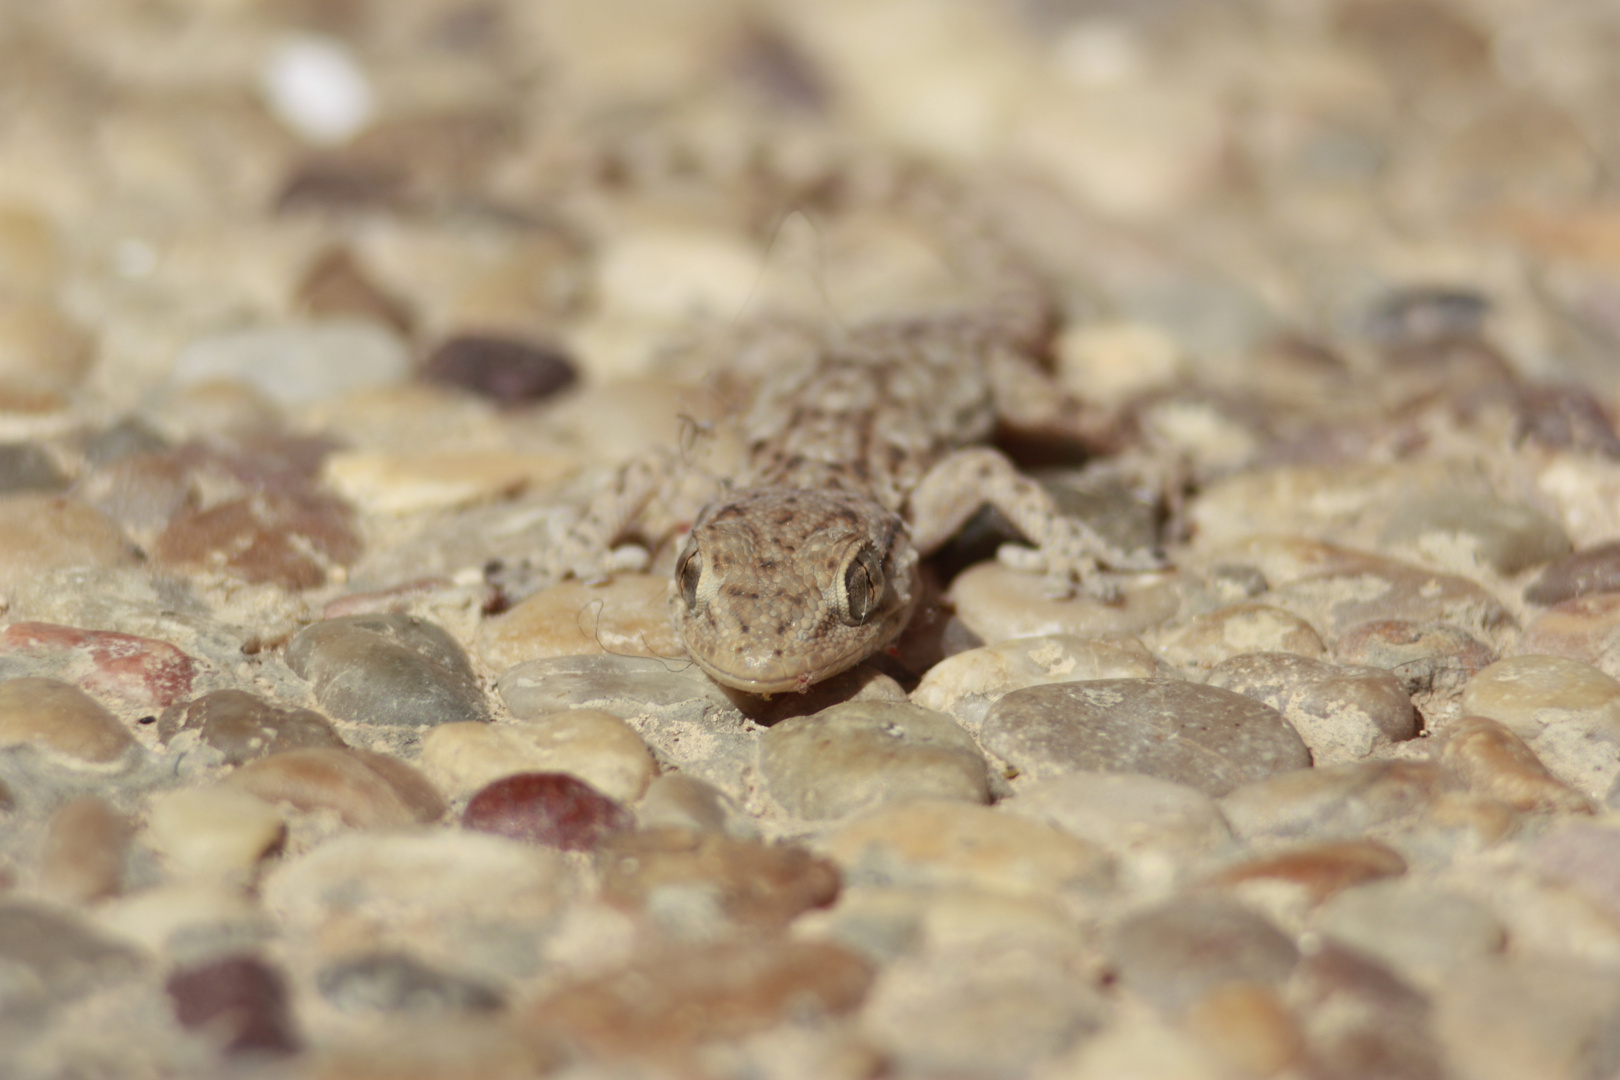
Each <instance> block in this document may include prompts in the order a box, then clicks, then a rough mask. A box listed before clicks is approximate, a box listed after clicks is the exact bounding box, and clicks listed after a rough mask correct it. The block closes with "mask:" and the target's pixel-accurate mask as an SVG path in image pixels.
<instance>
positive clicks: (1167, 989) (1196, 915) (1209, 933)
mask: <svg viewBox="0 0 1620 1080" xmlns="http://www.w3.org/2000/svg"><path fill="white" fill-rule="evenodd" d="M1106 948H1107V953H1108V958H1109V960H1110V961H1111V962H1112V963H1113V965H1114V967H1115V968H1116V969H1117V970H1118V972H1119V977H1120V981H1121V982H1122V983H1123V984H1124V985H1125V987H1126V989H1128V990H1130V991H1131V992H1132V993H1134V994H1137V995H1138V996H1140V997H1142V998H1144V999H1146V1000H1147V1001H1149V1002H1151V1003H1152V1004H1153V1005H1155V1006H1157V1007H1158V1008H1160V1009H1162V1010H1164V1011H1165V1012H1167V1013H1171V1014H1175V1013H1178V1012H1180V1011H1181V1010H1183V1009H1185V1008H1186V1007H1187V1006H1189V1005H1192V1004H1193V1003H1194V1002H1196V1001H1197V1000H1198V999H1199V998H1201V997H1203V995H1204V994H1205V993H1206V992H1207V991H1209V990H1210V989H1212V988H1214V987H1216V986H1219V985H1221V984H1223V983H1230V982H1247V983H1255V984H1258V985H1260V986H1270V987H1277V986H1280V985H1281V984H1282V983H1283V981H1284V980H1286V979H1287V978H1288V976H1289V974H1290V973H1291V972H1292V971H1293V969H1294V965H1295V964H1296V963H1297V962H1298V960H1299V950H1298V949H1296V948H1295V947H1294V943H1293V941H1292V940H1290V939H1289V937H1288V935H1287V934H1284V933H1283V932H1282V931H1281V930H1279V929H1277V927H1275V926H1273V925H1272V924H1271V923H1270V922H1269V921H1268V920H1266V919H1264V918H1262V917H1261V916H1259V915H1257V914H1255V913H1254V912H1252V911H1250V910H1249V909H1248V908H1245V907H1243V906H1242V905H1240V904H1237V903H1235V902H1233V901H1231V900H1227V899H1224V898H1221V897H1216V896H1197V895H1188V896H1180V897H1177V898H1176V899H1174V900H1172V901H1170V902H1169V903H1167V904H1165V905H1163V906H1161V907H1157V908H1153V909H1151V910H1148V911H1144V912H1140V913H1138V914H1136V915H1133V916H1131V917H1129V918H1127V919H1126V920H1125V921H1124V922H1122V923H1120V924H1119V926H1117V927H1115V929H1114V931H1113V933H1112V934H1111V935H1110V937H1109V940H1108V942H1107V946H1106Z"/></svg>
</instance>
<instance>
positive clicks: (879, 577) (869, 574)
mask: <svg viewBox="0 0 1620 1080" xmlns="http://www.w3.org/2000/svg"><path fill="white" fill-rule="evenodd" d="M842 586H843V587H842V588H841V589H839V595H838V615H839V618H840V619H842V620H843V621H844V622H845V623H847V624H848V625H850V626H859V625H861V624H862V623H864V622H865V621H866V620H868V619H870V618H871V617H872V615H873V613H874V612H876V611H877V609H878V601H879V600H881V599H882V597H883V564H882V562H881V561H879V559H878V555H877V552H876V551H874V550H872V548H871V547H863V548H861V550H860V551H857V552H856V553H855V557H854V558H853V559H851V560H850V561H849V565H848V566H846V567H844V577H843V581H842Z"/></svg>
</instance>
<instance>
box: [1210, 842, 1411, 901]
mask: <svg viewBox="0 0 1620 1080" xmlns="http://www.w3.org/2000/svg"><path fill="white" fill-rule="evenodd" d="M1404 873H1406V860H1405V859H1403V858H1401V856H1400V853H1399V852H1397V851H1395V850H1394V849H1393V848H1390V847H1388V846H1387V845H1385V844H1380V843H1379V842H1378V841H1376V840H1342V841H1337V842H1333V843H1326V844H1313V845H1311V846H1310V847H1304V848H1296V849H1294V850H1292V851H1287V852H1283V853H1281V854H1277V855H1264V856H1261V857H1259V858H1256V859H1248V860H1245V861H1244V862H1241V863H1238V864H1237V865H1236V866H1230V867H1227V868H1226V869H1225V870H1222V871H1221V872H1220V873H1218V874H1216V875H1214V876H1213V877H1211V878H1210V879H1209V883H1210V884H1211V885H1218V886H1241V885H1244V884H1245V883H1248V882H1255V881H1271V882H1279V883H1284V884H1289V885H1294V886H1297V887H1298V888H1299V889H1301V890H1302V891H1303V892H1304V894H1305V895H1306V897H1307V898H1308V899H1309V901H1310V902H1311V903H1313V904H1320V903H1321V902H1322V901H1324V900H1326V899H1327V898H1328V897H1330V896H1333V895H1334V894H1335V893H1338V892H1341V891H1343V890H1344V889H1348V888H1350V887H1351V886H1352V885H1360V884H1362V883H1363V882H1368V881H1377V880H1378V879H1380V878H1387V877H1395V876H1397V875H1400V874H1404Z"/></svg>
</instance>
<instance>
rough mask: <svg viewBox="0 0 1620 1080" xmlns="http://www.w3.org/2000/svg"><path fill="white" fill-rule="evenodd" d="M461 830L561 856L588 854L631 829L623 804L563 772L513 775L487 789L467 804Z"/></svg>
mask: <svg viewBox="0 0 1620 1080" xmlns="http://www.w3.org/2000/svg"><path fill="white" fill-rule="evenodd" d="M461 824H462V827H463V828H468V829H477V830H478V831H479V832H488V833H495V834H496V835H497V836H507V837H511V838H512V839H513V840H527V841H529V842H530V843H534V844H544V845H545V846H546V847H554V848H559V849H561V850H563V851H590V850H592V849H594V848H595V847H596V845H597V844H598V843H600V842H601V841H602V839H603V838H604V837H607V836H609V835H611V834H613V833H616V832H623V831H624V830H626V829H628V828H630V827H631V826H632V825H634V824H635V816H634V815H633V814H631V813H630V811H629V810H628V809H626V808H625V807H624V805H623V804H621V803H619V802H617V801H615V800H613V799H610V798H608V797H607V796H606V795H603V794H602V793H601V792H600V791H597V790H596V789H595V788H593V787H591V785H589V784H587V783H585V781H583V780H579V779H576V778H575V777H572V776H569V775H568V774H567V773H543V772H536V773H518V774H516V775H515V776H506V777H502V778H501V779H499V780H496V781H495V782H494V783H492V784H488V785H486V786H485V787H484V788H483V789H481V790H480V791H479V792H478V793H477V794H476V795H474V796H473V797H472V798H471V799H470V800H468V802H467V809H466V810H465V811H464V812H463V813H462V815H461Z"/></svg>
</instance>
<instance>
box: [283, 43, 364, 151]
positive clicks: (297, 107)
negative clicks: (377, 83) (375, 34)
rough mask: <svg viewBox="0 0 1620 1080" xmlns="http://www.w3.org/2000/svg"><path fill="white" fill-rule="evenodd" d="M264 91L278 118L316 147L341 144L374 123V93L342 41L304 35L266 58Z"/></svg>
mask: <svg viewBox="0 0 1620 1080" xmlns="http://www.w3.org/2000/svg"><path fill="white" fill-rule="evenodd" d="M259 78H260V89H261V91H262V92H263V94H264V96H265V99H266V100H267V102H268V103H269V105H270V110H271V112H273V113H274V114H275V116H276V118H277V119H278V120H280V121H281V122H282V123H284V124H286V125H287V126H288V127H290V128H292V129H293V130H294V131H296V132H297V133H298V134H299V135H302V136H303V137H304V138H306V139H308V140H309V141H311V142H316V143H339V142H342V141H343V140H344V139H347V138H349V137H350V136H351V135H353V134H355V133H356V132H358V131H359V130H360V129H361V128H363V127H364V126H365V125H366V122H367V121H368V120H370V119H371V115H372V112H373V110H374V109H375V108H376V105H375V102H374V96H375V92H374V91H373V90H372V88H371V83H370V81H369V80H368V79H367V78H366V74H365V71H364V70H363V69H362V68H361V67H360V64H359V63H358V61H356V59H355V57H354V55H353V54H352V53H350V51H349V50H348V49H347V48H346V47H345V46H344V45H343V43H342V42H339V41H336V40H333V39H330V38H325V37H319V36H316V35H312V34H311V35H302V36H299V37H295V38H291V39H289V40H287V41H285V42H283V43H282V44H281V46H280V47H279V48H277V49H276V50H275V51H274V52H272V53H271V54H270V55H269V56H268V57H267V58H266V60H265V64H264V68H263V70H262V71H261V72H260V75H259Z"/></svg>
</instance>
